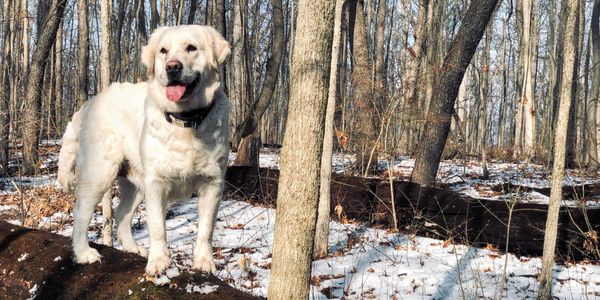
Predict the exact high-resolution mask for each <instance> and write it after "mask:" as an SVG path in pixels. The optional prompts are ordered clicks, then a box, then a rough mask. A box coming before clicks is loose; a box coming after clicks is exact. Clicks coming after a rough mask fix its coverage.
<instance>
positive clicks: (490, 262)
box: [54, 198, 600, 299]
mask: <svg viewBox="0 0 600 300" xmlns="http://www.w3.org/2000/svg"><path fill="white" fill-rule="evenodd" d="M197 201H198V199H197V198H192V199H190V200H189V201H187V202H183V203H180V204H177V205H174V206H172V207H170V209H169V215H170V218H169V219H168V220H167V222H166V225H167V237H168V240H169V251H170V253H171V257H172V258H173V259H174V265H173V266H172V267H171V268H169V269H168V270H167V272H166V273H165V275H163V276H160V277H158V278H150V279H148V278H146V279H147V280H151V281H153V282H154V284H156V285H168V284H169V283H170V282H171V280H170V279H171V278H173V277H176V276H178V275H179V273H180V271H181V270H190V269H191V265H192V258H193V256H192V252H193V245H194V239H195V234H196V230H197V227H196V226H197V223H196V205H197ZM115 204H116V203H115ZM145 223H146V214H145V210H144V209H143V204H142V207H141V209H139V210H138V212H136V215H135V217H134V236H135V238H136V240H137V241H138V243H139V244H141V245H143V246H145V247H148V246H149V239H148V231H147V229H146V226H145ZM101 224H102V217H101V216H100V215H99V214H98V213H96V214H94V216H93V219H92V224H91V226H90V231H89V237H90V238H91V239H92V241H95V242H100V238H99V237H98V236H97V229H98V228H99V227H100V226H101ZM274 225H275V210H274V209H272V208H266V207H259V206H254V205H252V204H250V203H247V202H244V201H238V200H224V201H222V203H221V206H220V209H219V212H218V216H217V223H216V226H215V231H214V235H213V247H214V257H215V263H216V265H217V269H218V270H217V273H216V274H215V275H216V276H217V277H219V278H221V279H222V280H224V281H225V282H227V283H229V284H230V285H232V286H234V287H235V288H238V289H240V290H243V291H246V292H249V293H252V294H254V295H257V296H266V295H267V290H268V284H269V276H270V264H271V249H272V244H273V234H274V229H275V228H274ZM71 231H72V228H71V227H70V224H67V225H65V226H64V228H63V229H60V230H54V232H56V233H59V234H63V235H70V233H71ZM115 245H117V246H116V248H120V245H118V244H117V241H116V240H115ZM329 252H330V253H331V255H330V256H329V257H327V258H325V259H320V260H317V261H315V262H314V263H313V271H312V283H313V284H312V285H311V299H326V298H327V296H326V293H329V294H327V295H328V296H330V297H333V298H341V297H346V298H348V299H357V298H365V299H385V298H387V299H391V298H393V297H396V299H431V298H436V299H440V298H444V299H459V298H468V299H472V298H477V297H482V298H484V299H497V298H500V297H501V294H500V293H501V292H502V293H503V294H502V295H503V296H504V297H506V298H509V299H512V298H526V297H535V296H536V292H537V288H538V283H537V281H536V276H537V274H539V272H540V269H541V260H540V258H529V257H517V256H515V255H513V254H507V255H505V254H501V253H499V252H498V251H495V250H493V249H481V248H475V247H469V246H464V245H458V244H453V243H451V242H450V241H442V240H437V239H430V238H424V237H418V236H414V235H410V234H407V233H395V232H391V231H388V230H384V229H375V228H370V227H367V226H364V225H362V224H342V223H339V222H336V221H332V222H331V223H330V236H329ZM505 265H506V271H505V274H506V278H507V282H506V289H504V290H502V289H501V286H502V284H501V282H502V281H501V279H502V274H503V272H504V266H505ZM185 290H186V291H188V292H190V293H197V292H198V293H210V292H213V291H214V290H212V287H208V286H202V285H200V286H197V285H189V286H186V287H185ZM554 294H555V295H556V296H557V297H558V298H560V299H581V298H585V297H588V298H595V297H599V296H600V266H597V265H594V264H592V263H589V262H580V263H577V264H568V265H566V266H565V265H557V266H556V267H555V269H554Z"/></svg>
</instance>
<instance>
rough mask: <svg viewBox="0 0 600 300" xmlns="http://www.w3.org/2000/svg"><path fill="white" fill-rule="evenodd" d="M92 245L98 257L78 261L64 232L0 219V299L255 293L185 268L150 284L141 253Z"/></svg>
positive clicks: (214, 296)
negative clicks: (89, 261)
mask: <svg viewBox="0 0 600 300" xmlns="http://www.w3.org/2000/svg"><path fill="white" fill-rule="evenodd" d="M92 247H93V248H96V249H98V251H100V254H102V256H103V260H102V262H101V263H96V264H92V265H78V264H75V263H74V262H73V260H72V252H71V249H70V241H69V238H67V237H64V236H60V235H56V234H52V233H49V232H45V231H39V230H33V229H28V228H24V227H19V226H15V225H11V224H9V223H6V222H4V221H0V299H27V298H30V297H31V298H36V299H107V298H111V299H258V298H257V297H253V296H251V295H248V294H246V293H243V292H241V291H238V290H236V289H234V288H232V287H230V286H229V285H227V284H226V283H224V282H223V281H221V280H219V279H218V278H216V277H215V276H212V275H203V274H199V273H194V274H192V273H189V272H187V271H182V272H181V274H180V275H179V276H176V277H174V278H171V280H170V283H168V284H166V285H164V286H156V285H155V284H154V283H152V282H149V281H148V280H146V278H145V277H144V267H145V265H146V259H145V258H143V257H140V256H137V255H134V254H130V253H125V252H122V251H119V250H116V249H114V248H110V247H106V246H102V245H97V244H92Z"/></svg>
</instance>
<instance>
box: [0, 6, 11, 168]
mask: <svg viewBox="0 0 600 300" xmlns="http://www.w3.org/2000/svg"><path fill="white" fill-rule="evenodd" d="M4 1H5V2H4V5H3V7H2V9H3V11H4V14H3V17H2V19H3V20H4V24H3V27H2V33H3V34H4V40H3V47H2V57H3V60H2V64H0V68H1V69H0V71H1V72H2V73H1V74H0V75H1V76H2V81H1V82H2V87H3V88H0V167H1V168H2V170H0V176H4V174H5V173H4V172H5V171H6V170H7V168H8V160H9V157H8V137H9V136H8V135H9V129H10V113H9V103H10V92H11V89H10V86H11V85H10V64H11V61H12V54H11V51H10V50H11V45H10V40H11V39H10V37H11V36H12V35H13V33H12V31H11V26H10V25H11V23H13V22H12V21H9V16H10V15H9V13H10V6H11V5H10V4H11V0H4Z"/></svg>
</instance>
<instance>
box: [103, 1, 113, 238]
mask: <svg viewBox="0 0 600 300" xmlns="http://www.w3.org/2000/svg"><path fill="white" fill-rule="evenodd" d="M100 1H101V2H100V13H101V19H102V48H101V50H100V78H101V84H100V85H101V87H100V90H104V89H105V88H107V87H108V86H109V85H110V34H111V28H110V15H111V14H112V11H111V7H110V6H111V5H110V2H111V1H110V0H100ZM111 194H112V193H111V190H110V189H109V190H108V191H107V192H106V194H105V195H104V196H103V197H102V216H103V217H104V224H103V225H102V244H104V245H107V246H112V244H113V243H112V241H113V239H112V228H113V218H112V195H111Z"/></svg>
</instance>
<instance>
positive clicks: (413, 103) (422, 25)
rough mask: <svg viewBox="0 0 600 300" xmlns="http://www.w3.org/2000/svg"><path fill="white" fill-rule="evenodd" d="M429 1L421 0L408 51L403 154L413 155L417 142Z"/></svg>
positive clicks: (403, 115)
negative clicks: (419, 89)
mask: <svg viewBox="0 0 600 300" xmlns="http://www.w3.org/2000/svg"><path fill="white" fill-rule="evenodd" d="M428 9H429V0H419V15H418V19H417V25H416V28H415V32H414V40H415V42H414V44H413V47H412V48H409V49H408V53H409V55H410V57H409V58H407V59H408V62H407V67H406V68H407V71H406V73H405V75H404V85H405V90H404V93H403V97H404V99H403V108H402V116H401V119H402V120H403V121H402V123H403V124H402V137H403V141H404V147H403V149H402V150H403V152H404V153H406V154H409V155H410V154H412V150H411V149H412V146H413V145H414V141H415V140H416V137H415V135H416V129H417V127H418V126H417V121H418V120H417V116H418V115H419V109H418V108H419V103H418V102H419V98H418V95H417V89H418V86H419V82H420V76H419V74H420V72H421V71H420V70H421V64H422V62H423V53H425V49H426V47H427V15H428Z"/></svg>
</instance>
